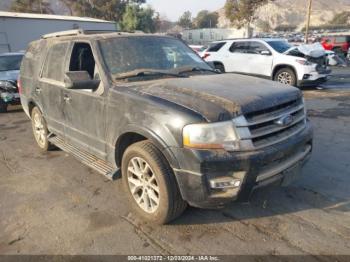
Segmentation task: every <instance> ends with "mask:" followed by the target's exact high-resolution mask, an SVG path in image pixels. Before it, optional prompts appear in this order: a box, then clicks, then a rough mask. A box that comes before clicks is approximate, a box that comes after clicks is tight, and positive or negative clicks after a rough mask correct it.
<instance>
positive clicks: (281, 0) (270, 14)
mask: <svg viewBox="0 0 350 262" xmlns="http://www.w3.org/2000/svg"><path fill="white" fill-rule="evenodd" d="M307 3H308V1H307V0H276V1H275V2H271V3H269V4H267V5H265V6H263V7H261V8H260V9H259V10H258V12H257V17H258V19H260V20H263V21H269V22H270V25H271V27H272V28H274V27H276V26H277V25H282V24H283V25H284V24H288V25H293V26H297V27H298V28H301V27H303V26H304V23H305V17H306V12H307V11H306V9H307ZM342 11H350V0H332V1H330V0H314V1H313V10H312V19H311V22H312V25H315V26H316V25H321V24H325V23H327V22H329V21H330V20H332V19H333V17H334V15H335V14H337V13H340V12H342ZM219 14H220V19H219V26H220V27H228V26H229V21H228V20H227V19H226V18H225V12H224V9H220V10H219Z"/></svg>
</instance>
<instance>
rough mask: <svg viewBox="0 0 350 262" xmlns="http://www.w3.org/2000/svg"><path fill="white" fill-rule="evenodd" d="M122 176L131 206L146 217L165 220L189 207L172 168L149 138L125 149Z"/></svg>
mask: <svg viewBox="0 0 350 262" xmlns="http://www.w3.org/2000/svg"><path fill="white" fill-rule="evenodd" d="M122 177H123V184H124V188H125V190H126V191H127V195H128V198H129V202H131V205H132V208H133V209H134V210H135V211H136V212H137V213H138V214H139V215H140V216H142V217H143V218H145V219H146V220H148V221H150V222H153V223H156V224H166V223H169V222H170V221H172V220H174V219H175V218H177V217H178V216H180V215H181V214H182V213H183V211H184V210H185V209H186V206H187V204H186V202H185V201H184V200H183V199H182V197H181V195H180V191H179V189H178V186H177V182H176V179H175V176H174V174H173V171H172V170H171V168H170V166H169V164H168V162H167V160H166V159H165V158H164V156H163V155H162V153H161V152H160V151H159V150H158V148H156V147H155V146H154V145H153V144H152V143H151V142H150V141H141V142H138V143H135V144H133V145H131V146H130V147H128V148H127V149H126V151H125V153H124V155H123V159H122Z"/></svg>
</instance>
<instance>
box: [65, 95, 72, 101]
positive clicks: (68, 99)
mask: <svg viewBox="0 0 350 262" xmlns="http://www.w3.org/2000/svg"><path fill="white" fill-rule="evenodd" d="M63 100H64V101H65V102H69V101H70V100H71V98H70V97H69V96H68V95H64V96H63Z"/></svg>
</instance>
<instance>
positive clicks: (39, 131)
mask: <svg viewBox="0 0 350 262" xmlns="http://www.w3.org/2000/svg"><path fill="white" fill-rule="evenodd" d="M31 117H32V128H33V134H34V138H35V141H36V142H37V144H38V146H39V148H40V150H42V151H44V152H46V151H49V150H50V149H51V144H50V142H49V139H48V134H49V131H48V129H47V124H46V121H45V119H44V117H43V115H42V113H41V111H40V109H39V108H38V107H34V108H33V110H32V114H31Z"/></svg>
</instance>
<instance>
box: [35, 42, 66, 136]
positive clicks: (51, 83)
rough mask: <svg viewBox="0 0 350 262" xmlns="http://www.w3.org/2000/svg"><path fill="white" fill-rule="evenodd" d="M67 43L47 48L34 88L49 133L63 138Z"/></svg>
mask: <svg viewBox="0 0 350 262" xmlns="http://www.w3.org/2000/svg"><path fill="white" fill-rule="evenodd" d="M68 47H69V43H68V42H59V43H55V44H52V45H51V46H49V49H48V52H47V54H46V58H45V62H44V64H43V67H42V71H41V73H40V77H39V81H38V82H37V84H36V85H35V86H34V90H33V93H34V96H35V101H38V102H39V104H40V106H41V110H42V113H43V115H44V117H45V119H46V122H47V124H48V126H49V129H50V131H52V132H53V133H55V134H57V135H60V136H62V137H63V136H64V125H65V117H64V111H63V109H64V105H65V104H64V101H63V90H64V86H65V84H64V67H65V61H66V57H67V51H68Z"/></svg>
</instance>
